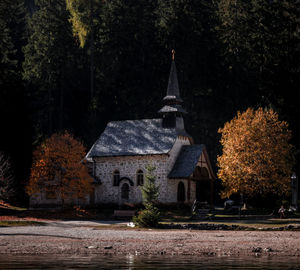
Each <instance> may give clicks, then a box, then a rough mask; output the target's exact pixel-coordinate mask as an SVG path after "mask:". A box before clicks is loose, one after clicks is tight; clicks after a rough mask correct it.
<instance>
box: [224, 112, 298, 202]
mask: <svg viewBox="0 0 300 270" xmlns="http://www.w3.org/2000/svg"><path fill="white" fill-rule="evenodd" d="M219 133H221V134H222V138H221V141H220V142H221V144H222V146H223V153H222V155H221V156H219V157H218V166H219V171H218V177H219V178H220V179H221V180H222V182H223V186H224V188H225V189H224V191H223V193H222V195H223V197H229V196H230V195H231V194H233V193H237V192H238V193H242V194H244V195H247V196H249V197H252V196H254V195H258V194H268V193H275V194H278V195H282V194H286V193H288V191H289V188H290V176H291V172H292V167H293V163H294V157H293V146H292V145H291V144H290V143H289V140H290V139H291V132H290V131H289V130H288V123H287V122H285V121H279V120H278V114H277V113H276V112H274V111H273V110H272V109H268V110H264V109H262V108H259V109H258V110H253V109H251V108H249V109H247V110H246V111H245V112H243V113H240V112H238V114H237V116H236V117H235V118H234V119H232V120H231V121H230V122H227V123H226V124H225V125H224V127H223V128H221V129H219Z"/></svg>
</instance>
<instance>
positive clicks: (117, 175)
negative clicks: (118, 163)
mask: <svg viewBox="0 0 300 270" xmlns="http://www.w3.org/2000/svg"><path fill="white" fill-rule="evenodd" d="M119 180H120V172H119V171H118V170H116V171H114V174H113V185H114V186H118V185H119Z"/></svg>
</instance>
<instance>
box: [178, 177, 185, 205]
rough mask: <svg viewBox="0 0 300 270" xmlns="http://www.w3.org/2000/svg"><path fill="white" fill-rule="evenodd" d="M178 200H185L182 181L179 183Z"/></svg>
mask: <svg viewBox="0 0 300 270" xmlns="http://www.w3.org/2000/svg"><path fill="white" fill-rule="evenodd" d="M177 201H178V202H184V201H185V189H184V184H183V183H182V182H179V183H178V190H177Z"/></svg>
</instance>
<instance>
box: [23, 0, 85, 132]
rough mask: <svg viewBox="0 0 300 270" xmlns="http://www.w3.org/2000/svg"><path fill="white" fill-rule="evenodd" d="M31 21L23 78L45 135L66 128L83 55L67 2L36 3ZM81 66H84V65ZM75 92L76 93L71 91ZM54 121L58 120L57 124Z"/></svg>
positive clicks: (37, 120) (58, 0)
mask: <svg viewBox="0 0 300 270" xmlns="http://www.w3.org/2000/svg"><path fill="white" fill-rule="evenodd" d="M36 5H37V11H36V12H34V13H33V15H32V16H31V17H29V18H28V29H29V30H28V31H29V38H28V44H27V45H26V46H25V47H24V54H25V60H24V62H23V69H24V72H23V77H24V79H25V80H26V81H27V82H28V84H29V87H28V88H29V92H28V96H29V97H30V101H31V102H32V104H31V105H32V106H33V107H34V108H35V112H34V121H35V126H36V127H39V129H40V130H41V133H42V134H51V133H52V131H54V130H63V129H64V128H65V127H66V125H67V124H66V122H65V119H68V118H70V117H71V113H69V114H68V115H66V112H68V111H69V110H70V108H68V109H66V104H68V101H69V100H70V98H72V96H73V93H74V92H75V91H74V89H76V88H77V87H78V86H77V85H76V83H77V82H78V77H76V76H77V74H78V69H79V68H78V67H79V61H80V60H82V58H81V52H80V51H79V48H78V47H77V46H76V44H75V40H74V38H73V34H72V27H71V24H70V22H69V21H68V20H69V13H68V11H67V10H66V2H65V1H64V0H57V1H53V0H50V1H44V0H39V1H36ZM83 64H84V62H83V63H80V65H83ZM71 90H72V91H71ZM54 119H58V121H55V120H54Z"/></svg>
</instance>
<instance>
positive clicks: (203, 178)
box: [194, 166, 211, 202]
mask: <svg viewBox="0 0 300 270" xmlns="http://www.w3.org/2000/svg"><path fill="white" fill-rule="evenodd" d="M194 178H195V179H196V200H197V201H200V202H210V196H211V190H210V189H211V188H210V187H211V181H210V179H209V173H208V170H207V168H205V167H199V166H197V167H196V169H195V172H194Z"/></svg>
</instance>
